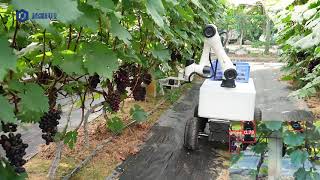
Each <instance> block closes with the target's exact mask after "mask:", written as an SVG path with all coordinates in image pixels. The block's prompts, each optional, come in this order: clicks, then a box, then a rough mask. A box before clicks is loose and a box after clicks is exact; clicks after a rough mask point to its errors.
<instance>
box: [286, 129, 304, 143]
mask: <svg viewBox="0 0 320 180" xmlns="http://www.w3.org/2000/svg"><path fill="white" fill-rule="evenodd" d="M283 142H284V143H285V144H287V145H289V146H299V145H301V144H303V142H304V134H302V133H300V132H297V133H295V132H292V131H285V133H284V135H283Z"/></svg>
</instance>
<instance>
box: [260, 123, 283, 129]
mask: <svg viewBox="0 0 320 180" xmlns="http://www.w3.org/2000/svg"><path fill="white" fill-rule="evenodd" d="M263 123H264V124H265V125H266V127H267V128H268V129H270V130H271V131H276V130H279V129H280V128H281V126H282V122H281V121H265V122H263Z"/></svg>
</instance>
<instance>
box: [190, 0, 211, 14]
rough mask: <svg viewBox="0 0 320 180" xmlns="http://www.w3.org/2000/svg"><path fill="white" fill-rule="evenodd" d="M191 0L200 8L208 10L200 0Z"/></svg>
mask: <svg viewBox="0 0 320 180" xmlns="http://www.w3.org/2000/svg"><path fill="white" fill-rule="evenodd" d="M191 2H192V3H193V4H194V5H196V6H197V7H198V8H200V9H202V10H203V11H204V12H207V11H206V9H205V8H204V7H203V6H202V4H201V3H200V2H199V0H191Z"/></svg>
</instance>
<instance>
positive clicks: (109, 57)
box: [83, 43, 119, 79]
mask: <svg viewBox="0 0 320 180" xmlns="http://www.w3.org/2000/svg"><path fill="white" fill-rule="evenodd" d="M83 50H84V51H85V54H84V60H85V62H84V66H85V68H87V69H88V72H89V73H90V75H93V74H94V73H97V74H99V75H100V76H102V77H104V78H108V79H112V76H113V72H114V71H116V70H117V69H118V66H119V62H118V58H117V57H116V55H115V53H114V52H113V51H112V50H111V49H109V48H108V47H107V46H106V45H104V44H100V43H90V44H89V43H87V44H84V46H83Z"/></svg>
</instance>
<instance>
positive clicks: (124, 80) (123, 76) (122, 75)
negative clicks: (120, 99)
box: [114, 66, 130, 94]
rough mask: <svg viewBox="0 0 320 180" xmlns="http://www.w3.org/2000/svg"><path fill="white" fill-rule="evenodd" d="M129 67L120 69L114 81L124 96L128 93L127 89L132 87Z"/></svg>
mask: <svg viewBox="0 0 320 180" xmlns="http://www.w3.org/2000/svg"><path fill="white" fill-rule="evenodd" d="M127 69H128V68H127V66H122V67H120V68H119V70H118V71H117V73H116V74H115V76H114V81H115V83H116V85H117V90H118V91H119V92H120V93H121V94H123V93H125V92H126V88H127V87H129V86H130V78H129V72H128V70H127Z"/></svg>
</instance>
